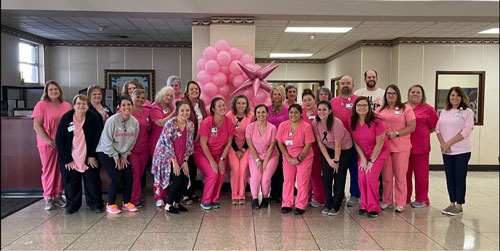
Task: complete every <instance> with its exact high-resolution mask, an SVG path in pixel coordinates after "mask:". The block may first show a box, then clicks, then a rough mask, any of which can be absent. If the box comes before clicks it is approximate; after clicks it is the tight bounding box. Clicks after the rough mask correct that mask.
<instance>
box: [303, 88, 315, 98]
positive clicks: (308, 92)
mask: <svg viewBox="0 0 500 251" xmlns="http://www.w3.org/2000/svg"><path fill="white" fill-rule="evenodd" d="M307 94H313V91H312V90H311V89H309V88H306V89H304V90H303V91H302V96H304V95H307Z"/></svg>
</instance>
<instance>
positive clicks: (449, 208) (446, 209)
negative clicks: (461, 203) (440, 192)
mask: <svg viewBox="0 0 500 251" xmlns="http://www.w3.org/2000/svg"><path fill="white" fill-rule="evenodd" d="M452 208H455V206H448V207H447V208H445V209H443V210H442V211H441V213H442V214H448V212H449V211H450V210H451V209H452Z"/></svg>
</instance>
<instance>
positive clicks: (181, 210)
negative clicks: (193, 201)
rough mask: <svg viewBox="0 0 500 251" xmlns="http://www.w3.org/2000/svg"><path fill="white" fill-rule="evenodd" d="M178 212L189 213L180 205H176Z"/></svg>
mask: <svg viewBox="0 0 500 251" xmlns="http://www.w3.org/2000/svg"><path fill="white" fill-rule="evenodd" d="M176 208H177V209H178V210H179V211H180V212H187V211H189V210H188V209H187V208H185V207H184V206H183V205H181V204H177V207H176Z"/></svg>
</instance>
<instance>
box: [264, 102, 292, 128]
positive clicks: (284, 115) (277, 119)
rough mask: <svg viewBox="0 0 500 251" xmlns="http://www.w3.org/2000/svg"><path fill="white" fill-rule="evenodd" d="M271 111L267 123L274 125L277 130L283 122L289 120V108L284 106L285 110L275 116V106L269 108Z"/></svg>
mask: <svg viewBox="0 0 500 251" xmlns="http://www.w3.org/2000/svg"><path fill="white" fill-rule="evenodd" d="M267 109H269V116H268V117H267V122H269V123H271V124H273V125H274V126H275V127H276V128H278V127H279V125H280V124H281V122H283V121H285V120H288V106H287V105H285V106H283V110H282V111H281V113H279V114H273V106H272V105H270V106H268V107H267Z"/></svg>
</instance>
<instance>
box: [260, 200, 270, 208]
mask: <svg viewBox="0 0 500 251" xmlns="http://www.w3.org/2000/svg"><path fill="white" fill-rule="evenodd" d="M267 206H269V199H268V198H262V201H261V202H260V207H267Z"/></svg>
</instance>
